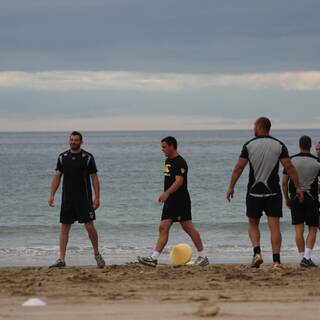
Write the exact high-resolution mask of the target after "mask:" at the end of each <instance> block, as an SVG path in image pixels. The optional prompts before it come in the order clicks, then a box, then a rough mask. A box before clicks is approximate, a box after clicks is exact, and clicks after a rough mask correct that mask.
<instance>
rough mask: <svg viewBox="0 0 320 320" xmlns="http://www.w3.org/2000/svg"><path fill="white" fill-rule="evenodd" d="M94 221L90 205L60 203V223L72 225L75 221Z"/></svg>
mask: <svg viewBox="0 0 320 320" xmlns="http://www.w3.org/2000/svg"><path fill="white" fill-rule="evenodd" d="M95 219H96V214H95V212H94V209H93V208H92V204H91V203H88V202H84V203H76V204H70V203H62V205H61V211H60V223H63V224H73V223H75V222H76V221H78V222H79V223H86V222H90V221H93V220H95Z"/></svg>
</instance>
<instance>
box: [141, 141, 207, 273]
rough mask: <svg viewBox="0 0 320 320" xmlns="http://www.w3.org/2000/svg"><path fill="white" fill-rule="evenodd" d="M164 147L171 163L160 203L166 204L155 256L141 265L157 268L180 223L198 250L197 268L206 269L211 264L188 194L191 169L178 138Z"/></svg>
mask: <svg viewBox="0 0 320 320" xmlns="http://www.w3.org/2000/svg"><path fill="white" fill-rule="evenodd" d="M161 147H162V151H163V153H164V154H165V156H166V157H167V159H166V162H165V165H164V169H163V173H164V193H162V194H161V195H160V197H159V202H161V203H164V205H163V211H162V217H161V223H160V227H159V239H158V242H157V245H156V248H155V250H154V252H153V253H152V255H151V256H150V257H138V261H139V262H140V263H142V264H144V265H148V266H153V267H155V266H157V263H158V258H159V256H160V254H161V252H162V251H163V249H164V247H165V246H166V244H167V242H168V238H169V231H170V228H171V226H172V224H173V223H174V222H179V223H180V225H181V227H182V228H183V230H184V231H185V232H186V233H187V234H188V235H189V236H190V237H191V239H192V241H193V243H194V245H195V246H196V248H197V250H198V258H197V260H196V261H195V265H198V266H206V265H208V264H209V260H208V258H207V257H206V255H205V253H204V249H203V244H202V241H201V238H200V234H199V232H198V231H197V230H196V229H195V227H194V225H193V223H192V217H191V200H190V195H189V191H188V165H187V163H186V161H185V160H184V159H183V158H182V157H181V156H180V155H179V154H178V152H177V147H178V143H177V140H176V139H175V138H174V137H166V138H164V139H162V141H161Z"/></svg>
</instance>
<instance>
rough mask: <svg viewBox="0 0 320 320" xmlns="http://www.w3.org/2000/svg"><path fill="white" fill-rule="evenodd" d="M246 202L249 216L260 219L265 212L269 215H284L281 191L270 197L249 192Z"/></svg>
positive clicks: (278, 216)
mask: <svg viewBox="0 0 320 320" xmlns="http://www.w3.org/2000/svg"><path fill="white" fill-rule="evenodd" d="M246 203H247V216H248V217H249V218H253V219H260V218H261V217H262V214H263V212H265V214H266V215H267V216H268V217H275V218H281V217H282V216H283V213H282V194H281V193H279V194H277V195H274V196H269V197H254V196H252V195H250V194H247V200H246Z"/></svg>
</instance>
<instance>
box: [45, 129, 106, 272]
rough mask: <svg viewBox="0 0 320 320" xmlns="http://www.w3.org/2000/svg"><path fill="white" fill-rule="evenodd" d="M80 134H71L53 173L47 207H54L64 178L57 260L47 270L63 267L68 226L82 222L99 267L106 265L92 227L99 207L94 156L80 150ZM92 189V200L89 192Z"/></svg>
mask: <svg viewBox="0 0 320 320" xmlns="http://www.w3.org/2000/svg"><path fill="white" fill-rule="evenodd" d="M82 143H83V139H82V135H81V133H80V132H77V131H74V132H72V133H71V135H70V138H69V144H70V149H69V150H68V151H65V152H63V153H61V154H60V155H59V158H58V162H57V167H56V173H55V175H54V177H53V180H52V184H51V192H50V197H49V201H48V202H49V206H50V207H53V206H54V197H55V193H56V191H57V189H58V188H59V185H60V182H61V177H62V176H63V189H62V204H61V211H60V223H61V230H60V257H59V259H58V260H57V261H56V263H54V264H53V265H51V266H50V268H62V267H65V266H66V263H65V256H66V249H67V244H68V239H69V232H70V229H71V225H72V224H73V223H74V222H75V221H78V222H79V223H83V224H84V226H85V228H86V230H87V232H88V236H89V238H90V240H91V243H92V246H93V250H94V256H95V259H96V262H97V266H98V267H99V268H103V267H104V266H105V261H104V260H103V258H102V256H101V254H100V253H99V249H98V234H97V231H96V229H95V227H94V223H93V221H94V220H95V218H96V216H95V210H96V209H98V208H99V206H100V200H99V198H100V184H99V179H98V176H97V171H98V170H97V167H96V164H95V160H94V157H93V156H92V154H90V153H89V152H87V151H85V150H83V149H81V146H82ZM91 181H92V185H93V189H94V200H93V199H92V198H93V195H92V189H91Z"/></svg>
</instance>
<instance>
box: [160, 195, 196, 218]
mask: <svg viewBox="0 0 320 320" xmlns="http://www.w3.org/2000/svg"><path fill="white" fill-rule="evenodd" d="M168 219H170V220H172V221H173V222H183V221H188V220H192V215H191V200H190V197H189V196H186V197H184V198H182V199H174V198H171V199H170V198H169V199H168V200H167V201H166V202H165V204H164V206H163V210H162V216H161V220H168Z"/></svg>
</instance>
